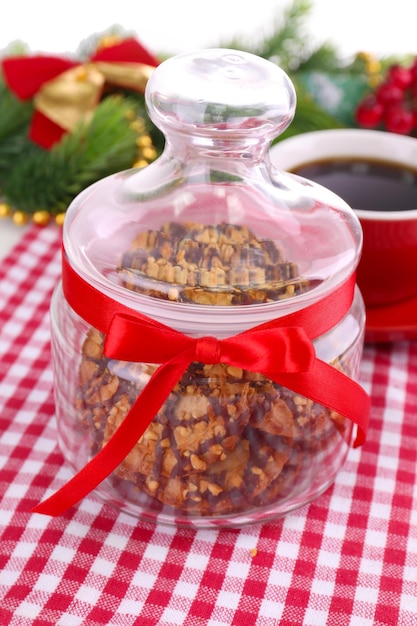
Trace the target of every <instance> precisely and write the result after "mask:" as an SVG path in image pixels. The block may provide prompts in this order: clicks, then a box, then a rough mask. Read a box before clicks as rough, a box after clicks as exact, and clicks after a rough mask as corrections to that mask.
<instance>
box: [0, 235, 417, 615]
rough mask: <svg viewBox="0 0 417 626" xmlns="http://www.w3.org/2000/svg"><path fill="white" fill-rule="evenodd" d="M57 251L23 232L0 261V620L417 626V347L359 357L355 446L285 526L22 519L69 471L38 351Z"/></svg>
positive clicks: (45, 238)
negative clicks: (360, 407)
mask: <svg viewBox="0 0 417 626" xmlns="http://www.w3.org/2000/svg"><path fill="white" fill-rule="evenodd" d="M59 248H60V232H59V230H58V229H55V228H54V227H46V228H37V227H31V228H29V230H27V231H25V233H24V234H23V236H22V239H21V241H20V242H19V243H18V245H17V246H16V247H15V248H14V249H13V250H12V252H11V253H10V254H9V255H8V256H7V258H6V259H5V260H4V261H2V264H1V267H0V309H1V310H0V424H1V426H0V625H1V626H26V625H27V626H29V625H30V626H80V625H83V626H84V625H85V626H102V625H106V626H107V625H112V626H132V625H136V624H137V625H139V626H179V625H180V626H277V625H279V626H349V625H352V626H378V625H382V624H384V625H389V626H415V625H416V624H417V343H416V342H409V343H408V342H402V343H398V344H393V345H388V346H383V345H381V346H367V347H366V350H365V356H364V361H363V366H362V382H363V385H364V386H365V387H366V389H367V391H369V392H370V393H371V396H372V416H371V423H370V429H369V434H368V439H367V442H366V444H365V445H364V446H363V448H361V449H357V450H351V451H350V453H349V457H348V461H347V463H346V465H345V467H344V469H343V470H342V471H341V472H340V474H339V475H338V478H337V480H336V482H335V484H334V485H333V486H332V487H331V488H330V489H329V490H328V491H327V492H326V493H325V494H324V495H323V496H321V497H320V498H319V499H317V500H316V501H315V502H314V503H312V504H310V505H309V506H305V507H304V508H302V509H300V510H299V511H297V512H295V513H293V514H291V515H288V516H287V517H286V518H284V519H282V520H278V521H276V522H274V523H268V524H265V525H263V526H251V527H248V528H244V529H242V530H236V531H233V530H231V531H218V530H199V531H194V530H176V529H170V528H166V527H159V526H152V525H150V524H148V523H142V522H138V521H137V520H135V519H134V518H133V517H131V516H128V515H126V514H124V513H120V512H119V511H117V510H115V509H113V508H112V507H110V506H108V505H104V504H103V503H102V502H101V501H100V500H99V499H98V498H97V497H96V496H95V495H94V494H92V495H90V496H89V497H87V498H86V499H84V500H83V501H82V502H81V504H80V505H79V506H78V507H76V508H74V509H71V511H69V512H67V513H66V514H65V515H63V516H62V517H59V518H56V519H51V518H49V517H45V516H41V515H36V514H32V513H31V512H30V511H31V508H32V507H33V506H34V505H35V504H36V503H38V502H39V501H40V500H42V499H43V498H44V497H45V495H46V493H47V492H48V494H50V493H51V492H52V491H54V490H56V489H57V488H58V487H60V486H61V485H62V484H63V483H64V482H65V481H66V480H68V479H69V478H70V475H71V474H70V470H69V468H68V467H67V466H66V464H65V461H64V459H63V457H62V455H61V453H60V451H59V449H58V448H57V444H56V424H55V417H54V403H53V395H52V384H53V381H52V372H51V365H50V350H49V339H50V337H49V321H48V308H49V300H50V296H51V291H52V289H53V287H54V285H55V283H56V281H57V278H58V276H59V273H60V260H59V254H60V251H59Z"/></svg>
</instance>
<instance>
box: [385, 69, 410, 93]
mask: <svg viewBox="0 0 417 626" xmlns="http://www.w3.org/2000/svg"><path fill="white" fill-rule="evenodd" d="M387 79H388V82H390V83H392V84H393V85H395V86H396V87H398V88H399V89H401V90H402V91H404V90H405V89H408V87H409V86H410V85H411V83H412V81H413V74H412V72H411V70H410V69H409V68H407V67H403V66H402V65H399V64H395V65H391V67H390V68H389V70H388V74H387Z"/></svg>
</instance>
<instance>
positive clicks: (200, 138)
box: [164, 129, 272, 166]
mask: <svg viewBox="0 0 417 626" xmlns="http://www.w3.org/2000/svg"><path fill="white" fill-rule="evenodd" d="M271 141H272V138H271V137H269V136H268V135H266V134H265V136H264V137H261V138H260V137H259V136H256V137H253V136H251V135H249V136H248V135H242V134H238V133H234V134H232V133H230V134H227V133H225V132H222V133H220V132H218V133H210V135H208V134H207V135H204V134H190V133H189V132H187V133H183V132H181V131H177V132H175V131H172V130H171V129H170V131H169V133H166V143H165V150H164V152H165V156H166V157H167V156H175V158H177V159H180V160H184V161H191V160H196V159H197V160H199V161H201V160H204V159H217V160H222V161H224V160H228V161H230V160H236V161H238V162H240V163H241V162H242V160H244V161H246V162H247V164H248V166H250V164H251V163H253V164H257V163H258V162H260V161H263V160H264V159H265V157H266V155H267V153H268V151H269V148H270V144H271Z"/></svg>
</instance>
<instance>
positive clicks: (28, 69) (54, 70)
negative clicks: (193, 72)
mask: <svg viewBox="0 0 417 626" xmlns="http://www.w3.org/2000/svg"><path fill="white" fill-rule="evenodd" d="M98 61H105V62H109V63H138V64H145V65H149V66H151V67H156V66H157V65H158V64H159V61H158V60H157V59H156V58H155V57H154V56H153V55H152V54H150V52H148V50H147V49H146V48H144V46H142V44H141V43H139V41H137V40H136V39H134V38H132V37H129V38H127V39H125V40H123V41H121V42H119V43H116V44H114V45H111V46H107V47H104V48H102V49H100V50H98V52H96V53H95V54H94V56H92V57H91V58H90V59H89V62H91V63H94V62H98ZM1 65H2V70H3V75H4V80H5V82H6V84H7V86H8V87H9V89H10V90H11V91H12V92H13V93H14V94H15V95H16V96H17V97H18V98H20V99H21V100H30V99H31V98H34V97H35V96H36V94H37V93H38V91H39V90H40V88H41V87H42V85H43V84H44V83H47V82H48V81H51V80H53V79H54V78H57V76H59V75H60V74H63V73H64V72H66V71H67V70H70V69H73V68H75V67H80V66H81V65H82V63H80V62H79V61H72V60H70V59H65V58H61V57H56V56H52V55H39V54H38V55H34V56H17V57H7V58H5V59H3V61H2V63H1ZM65 133H66V131H65V129H63V128H61V127H60V126H59V125H58V124H56V123H55V122H54V121H52V120H50V119H49V118H48V117H46V116H45V115H44V114H43V113H41V112H40V111H36V110H35V111H34V113H33V116H32V121H31V125H30V129H29V136H30V138H31V139H32V141H34V142H35V143H37V144H39V145H40V146H42V147H43V148H46V149H50V148H51V147H52V146H53V145H54V144H55V143H57V142H58V141H60V140H61V139H62V137H63V135H64V134H65Z"/></svg>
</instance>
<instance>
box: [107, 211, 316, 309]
mask: <svg viewBox="0 0 417 626" xmlns="http://www.w3.org/2000/svg"><path fill="white" fill-rule="evenodd" d="M119 272H120V275H121V278H122V281H123V283H124V284H125V286H126V287H128V288H129V289H132V290H133V291H138V292H140V293H143V294H145V295H150V296H152V297H156V298H162V299H166V300H170V301H177V302H190V303H195V304H203V305H214V306H230V305H246V304H259V303H263V302H270V301H274V300H281V299H284V298H289V297H292V296H295V295H298V294H299V293H303V292H304V291H306V290H308V288H309V283H308V281H306V280H305V279H303V278H302V277H300V276H299V272H298V267H297V265H296V263H294V262H291V261H288V260H286V259H285V258H284V257H283V254H282V251H281V250H280V249H279V248H278V247H277V245H276V244H275V243H274V242H273V241H272V240H271V239H260V238H257V237H256V235H255V233H254V232H253V231H251V230H250V229H249V228H247V227H246V226H240V225H232V224H226V223H222V224H219V225H218V226H210V225H204V224H198V223H194V222H185V223H179V222H167V223H166V224H164V225H163V227H162V228H161V229H160V230H148V231H142V232H141V233H139V235H138V236H137V237H136V238H135V239H134V240H133V242H132V245H131V247H130V250H129V251H128V252H126V253H125V254H124V255H123V257H122V261H121V264H120V267H119Z"/></svg>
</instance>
